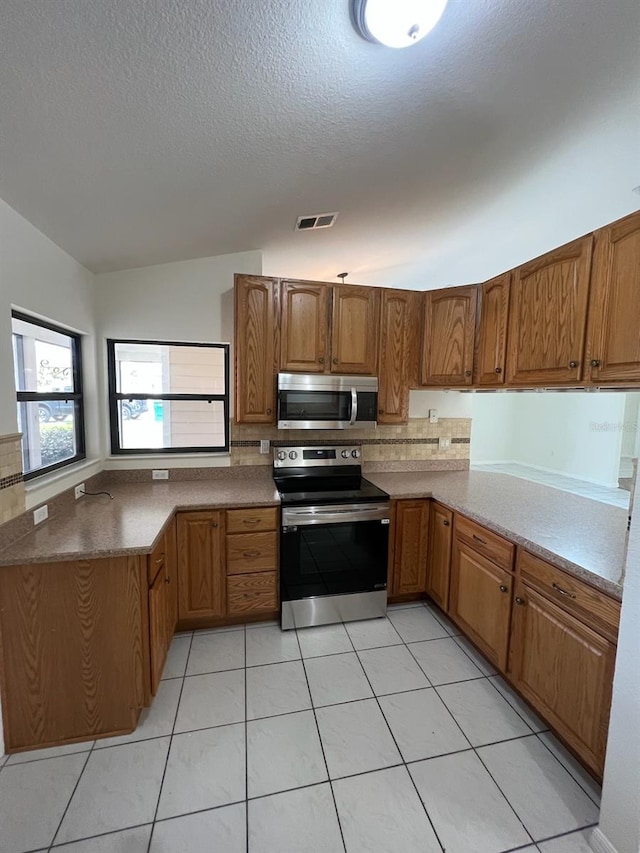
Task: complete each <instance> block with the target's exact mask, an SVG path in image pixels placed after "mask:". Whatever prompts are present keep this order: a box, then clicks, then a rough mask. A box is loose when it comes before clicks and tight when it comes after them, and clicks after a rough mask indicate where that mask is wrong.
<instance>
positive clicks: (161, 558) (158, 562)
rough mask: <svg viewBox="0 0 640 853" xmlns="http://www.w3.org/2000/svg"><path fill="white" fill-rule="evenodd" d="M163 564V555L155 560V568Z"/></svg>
mask: <svg viewBox="0 0 640 853" xmlns="http://www.w3.org/2000/svg"><path fill="white" fill-rule="evenodd" d="M163 563H164V554H163V555H162V557H158V559H157V560H156V566H161V565H162V564H163Z"/></svg>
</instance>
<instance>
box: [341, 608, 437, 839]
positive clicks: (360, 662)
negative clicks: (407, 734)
mask: <svg viewBox="0 0 640 853" xmlns="http://www.w3.org/2000/svg"><path fill="white" fill-rule="evenodd" d="M389 621H391V620H389ZM392 624H393V623H392ZM394 629H395V625H394ZM398 636H400V635H398ZM400 639H401V640H402V642H403V645H404V646H405V648H406V647H407V643H406V642H405V641H404V638H403V637H400ZM352 645H353V650H354V652H355V653H356V657H357V658H358V662H359V664H360V666H361V667H362V671H363V672H364V677H365V678H366V679H367V683H368V684H369V687H370V689H371V692H372V693H373V698H374V699H375V702H376V704H377V706H378V710H379V711H380V713H381V714H382V719H383V720H384V721H385V724H386V726H387V729H388V730H389V734H390V735H391V738H392V740H393V743H394V744H395V747H396V749H397V750H398V755H399V756H400V759H401V761H402V766H403V767H404V768H405V770H406V771H407V775H408V776H409V779H410V780H411V784H412V785H413V788H414V790H415V792H416V795H417V797H418V800H419V801H420V804H421V805H422V808H423V810H424V813H425V815H426V817H427V820H428V821H429V825H430V826H431V829H432V830H433V834H434V835H435V838H436V841H437V842H438V844H439V845H440V849H441V850H442V853H446V850H445V846H444V844H443V843H442V841H441V840H440V836H439V835H438V832H437V830H436V828H435V826H434V824H433V821H432V820H431V815H430V814H429V812H428V811H427V808H426V806H425V804H424V802H423V800H422V797H421V796H420V792H419V791H418V789H417V787H416V783H415V781H414V779H413V776H412V775H411V771H410V770H409V767H408V766H407V762H406V761H405V757H404V755H403V754H402V750H401V749H400V746H399V745H398V741H397V740H396V736H395V735H394V733H393V731H392V729H391V726H390V725H389V721H388V720H387V718H386V716H385V713H384V711H383V709H382V706H381V705H380V700H379V699H378V696H377V695H376V692H375V690H374V689H373V685H372V684H371V681H370V680H369V676H368V674H367V671H366V669H365V668H364V665H363V663H362V661H361V660H360V655H359V654H358V650H357V649H356V647H355V645H354V644H353V641H352ZM363 651H366V649H363ZM425 678H426V675H425ZM427 681H429V679H428V678H427ZM380 769H386V768H380Z"/></svg>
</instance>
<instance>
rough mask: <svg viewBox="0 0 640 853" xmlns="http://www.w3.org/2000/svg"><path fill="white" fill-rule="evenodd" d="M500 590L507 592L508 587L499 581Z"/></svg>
mask: <svg viewBox="0 0 640 853" xmlns="http://www.w3.org/2000/svg"><path fill="white" fill-rule="evenodd" d="M500 592H509V587H508V586H506V585H505V584H503V583H501V584H500Z"/></svg>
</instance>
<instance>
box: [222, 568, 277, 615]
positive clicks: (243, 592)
mask: <svg viewBox="0 0 640 853" xmlns="http://www.w3.org/2000/svg"><path fill="white" fill-rule="evenodd" d="M277 609H278V575H277V572H258V573H256V574H250V575H234V576H232V577H229V578H227V612H228V615H229V616H241V615H242V614H243V613H258V612H261V611H263V610H265V611H266V610H277Z"/></svg>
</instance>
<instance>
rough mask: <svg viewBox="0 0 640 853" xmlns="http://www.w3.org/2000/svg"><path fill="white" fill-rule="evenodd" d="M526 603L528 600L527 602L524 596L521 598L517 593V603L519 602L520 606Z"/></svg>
mask: <svg viewBox="0 0 640 853" xmlns="http://www.w3.org/2000/svg"><path fill="white" fill-rule="evenodd" d="M525 603H526V602H525V600H524V598H520V596H519V595H516V604H519V605H520V606H522V605H523V604H525Z"/></svg>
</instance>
